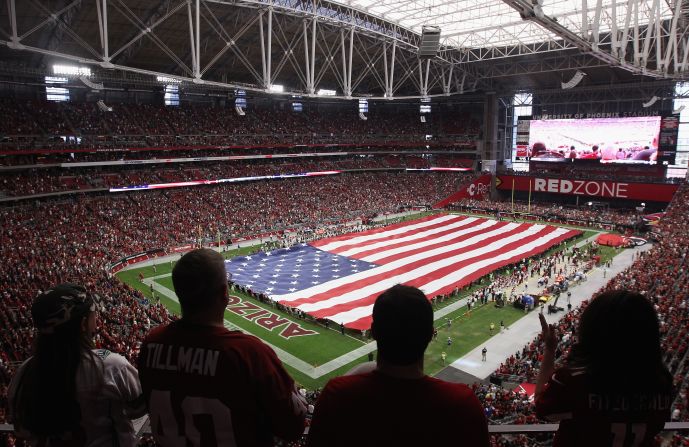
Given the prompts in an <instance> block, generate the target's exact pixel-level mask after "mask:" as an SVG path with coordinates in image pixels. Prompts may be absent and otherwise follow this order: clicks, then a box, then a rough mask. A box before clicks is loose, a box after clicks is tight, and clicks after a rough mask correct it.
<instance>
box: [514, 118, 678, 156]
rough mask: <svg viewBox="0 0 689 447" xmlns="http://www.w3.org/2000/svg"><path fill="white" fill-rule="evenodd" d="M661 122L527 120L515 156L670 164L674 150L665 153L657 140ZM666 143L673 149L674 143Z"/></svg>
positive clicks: (643, 119)
mask: <svg viewBox="0 0 689 447" xmlns="http://www.w3.org/2000/svg"><path fill="white" fill-rule="evenodd" d="M661 119H662V118H661V117H660V116H642V117H626V118H586V119H553V120H530V122H529V125H528V135H529V137H528V147H526V148H524V147H522V148H521V152H522V153H521V154H517V155H525V156H527V157H530V158H531V160H544V161H567V160H573V159H577V160H599V161H601V162H604V163H652V162H660V161H667V160H670V158H672V160H671V162H674V148H673V150H671V151H669V150H668V149H669V147H668V146H669V144H662V142H661V141H660V140H661V136H660V131H661ZM666 143H673V144H674V145H675V146H676V142H675V141H669V142H666ZM659 149H661V150H660V151H659ZM524 152H526V153H524ZM670 152H671V154H670ZM670 155H672V157H670Z"/></svg>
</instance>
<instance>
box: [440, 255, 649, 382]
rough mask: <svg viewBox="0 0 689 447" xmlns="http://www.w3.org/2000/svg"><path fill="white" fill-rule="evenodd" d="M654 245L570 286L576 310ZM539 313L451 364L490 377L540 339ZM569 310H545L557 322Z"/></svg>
mask: <svg viewBox="0 0 689 447" xmlns="http://www.w3.org/2000/svg"><path fill="white" fill-rule="evenodd" d="M652 247H653V244H650V243H648V244H646V245H643V246H641V247H636V248H627V249H624V250H623V251H622V252H621V253H619V254H618V255H617V256H615V257H614V258H612V261H611V262H612V265H611V267H610V268H609V269H606V268H605V267H596V268H594V269H593V270H591V271H590V272H589V273H588V274H587V280H586V281H584V282H580V283H578V284H576V285H574V286H572V287H571V288H570V290H571V292H572V298H571V303H572V309H577V308H578V307H579V306H580V305H581V303H582V302H583V301H585V300H589V299H591V297H592V296H593V294H595V293H596V292H597V291H598V290H600V289H601V288H602V287H603V286H605V285H606V284H607V283H608V282H609V281H610V280H611V279H612V278H614V277H615V276H616V275H617V274H618V273H620V272H622V271H623V270H625V269H626V268H628V267H629V266H631V265H632V264H633V263H634V255H635V254H636V253H641V252H646V251H648V250H650V249H651V248H652ZM538 314H539V312H538V311H537V310H536V311H533V310H532V311H531V312H529V313H528V314H526V315H525V316H524V317H523V318H520V319H519V320H517V321H515V322H514V323H513V324H512V325H511V326H510V327H509V329H507V330H504V331H502V332H498V333H497V334H495V335H494V336H493V337H491V338H490V339H488V340H487V341H486V342H485V343H483V344H481V345H479V346H477V347H476V348H474V349H473V350H472V351H470V352H468V353H467V354H465V355H464V356H463V357H461V358H459V359H458V360H456V361H454V362H453V363H452V364H450V365H449V367H450V368H455V369H458V370H460V371H463V372H465V373H467V374H471V375H473V376H475V377H478V378H480V379H488V378H489V377H490V375H491V374H492V373H493V372H494V371H495V370H497V369H498V368H499V367H500V364H501V363H503V362H504V361H505V360H506V359H508V358H509V357H510V356H512V355H514V354H515V353H516V352H517V351H521V350H522V348H523V347H524V346H525V345H526V344H528V343H530V342H531V341H532V340H534V339H535V338H536V336H537V335H538V334H539V333H540V332H541V326H540V323H539V321H538ZM566 314H567V312H557V313H554V314H548V313H547V312H546V313H544V315H545V318H546V321H548V323H550V324H555V323H557V322H558V321H560V319H562V318H563V317H564V316H565V315H566ZM484 346H485V347H486V349H487V350H488V354H487V360H486V361H485V362H484V361H482V360H481V350H482V349H483V347H484Z"/></svg>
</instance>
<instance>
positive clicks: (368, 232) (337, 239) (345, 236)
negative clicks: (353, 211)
mask: <svg viewBox="0 0 689 447" xmlns="http://www.w3.org/2000/svg"><path fill="white" fill-rule="evenodd" d="M445 215H446V214H442V213H439V214H433V215H431V216H426V217H422V218H421V219H414V220H408V221H406V222H400V223H396V224H392V225H387V226H385V227H381V228H375V229H373V230H366V231H362V232H359V233H349V234H343V235H342V236H335V237H330V238H327V239H319V240H317V241H313V242H311V243H310V244H309V245H311V246H312V247H316V248H320V247H322V246H323V245H327V244H331V243H333V242H340V241H346V240H348V239H352V238H354V237H360V236H371V235H374V234H379V233H383V232H385V231H390V230H396V229H398V228H402V227H406V226H409V225H416V224H419V223H422V222H427V221H429V220H433V219H437V218H439V217H442V216H445Z"/></svg>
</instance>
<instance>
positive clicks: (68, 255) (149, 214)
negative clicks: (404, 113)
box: [0, 172, 466, 422]
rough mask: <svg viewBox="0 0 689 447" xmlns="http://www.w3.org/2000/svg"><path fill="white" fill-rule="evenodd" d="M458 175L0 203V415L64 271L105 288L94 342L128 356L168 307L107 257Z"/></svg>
mask: <svg viewBox="0 0 689 447" xmlns="http://www.w3.org/2000/svg"><path fill="white" fill-rule="evenodd" d="M352 176H356V178H353V177H352ZM465 180H466V178H465V176H463V175H461V174H457V173H386V172H381V173H362V174H346V175H341V176H335V177H327V178H304V179H297V180H289V181H274V182H255V183H247V184H231V185H219V186H213V187H201V188H190V189H183V190H170V191H153V192H142V193H133V194H127V195H115V196H113V195H111V194H108V195H90V196H75V197H71V198H69V199H67V200H59V201H56V200H51V201H46V202H31V203H25V204H23V205H22V206H14V207H5V208H2V209H0V224H1V225H0V256H2V259H3V262H2V264H1V265H0V294H1V295H2V297H1V299H2V303H3V305H2V306H0V321H1V322H2V328H3V329H2V330H0V408H2V409H3V410H2V413H0V416H2V418H0V422H3V421H4V408H5V406H6V395H5V393H6V386H7V383H8V380H9V378H10V376H11V374H12V372H13V369H14V368H15V367H16V366H17V364H18V362H19V361H21V360H24V359H26V357H27V356H28V355H29V353H30V346H31V337H32V329H31V327H32V326H31V321H30V316H29V307H30V303H31V300H32V299H33V297H34V296H36V294H37V292H38V291H39V290H45V289H46V288H47V287H50V286H51V285H53V284H57V283H61V282H65V281H73V282H76V283H80V284H84V285H86V286H87V287H88V288H90V289H92V290H95V291H97V292H98V293H99V294H101V295H102V296H103V297H105V298H106V299H107V301H106V303H107V304H106V306H107V307H106V309H105V311H104V312H102V318H103V321H102V324H101V328H100V330H99V333H98V335H97V340H98V343H99V344H101V345H102V346H104V347H107V348H109V349H112V350H113V351H115V352H120V353H122V354H124V355H125V356H126V357H127V358H128V359H130V360H131V361H133V360H134V358H135V356H136V353H137V351H138V343H139V342H140V340H141V339H142V336H143V335H144V333H146V332H147V331H148V329H149V328H150V327H151V326H152V325H157V324H160V323H161V322H165V321H167V320H168V319H169V318H170V316H169V315H168V313H167V311H166V310H165V308H163V307H162V306H161V305H159V304H156V303H150V302H148V301H146V299H145V298H144V297H143V296H142V295H141V294H140V293H139V292H138V291H136V290H134V289H132V288H130V287H129V286H127V285H125V284H123V283H122V282H120V281H119V280H117V279H116V278H113V277H110V276H109V275H108V274H107V273H106V270H105V267H106V266H107V264H108V263H109V262H111V261H114V260H117V259H119V258H121V257H123V256H126V255H130V254H133V253H136V252H139V251H143V250H146V249H152V248H167V247H172V246H177V245H184V244H187V243H190V242H195V241H196V238H197V237H198V236H199V235H200V236H201V237H203V238H208V239H211V240H214V239H215V237H216V234H217V232H218V231H221V232H222V234H224V235H226V236H228V237H229V236H231V235H250V234H255V233H257V232H262V231H267V230H273V229H281V228H286V227H288V226H293V225H319V224H321V223H323V222H326V221H328V220H346V219H352V218H356V217H361V216H365V215H374V214H377V213H381V212H393V211H396V210H397V209H398V208H399V207H402V206H405V205H410V204H418V203H434V202H435V201H438V200H440V199H442V198H444V197H446V196H447V195H448V194H450V193H451V192H453V191H456V190H457V189H458V188H459V186H460V185H461V184H463V183H464V181H465ZM190 204H193V206H190ZM199 229H200V233H199Z"/></svg>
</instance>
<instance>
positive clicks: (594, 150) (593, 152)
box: [579, 145, 601, 160]
mask: <svg viewBox="0 0 689 447" xmlns="http://www.w3.org/2000/svg"><path fill="white" fill-rule="evenodd" d="M579 158H581V159H582V160H598V159H600V158H601V153H600V151H599V150H598V145H594V146H593V147H592V148H591V152H590V153H588V154H584V155H582V156H581V157H579Z"/></svg>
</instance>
